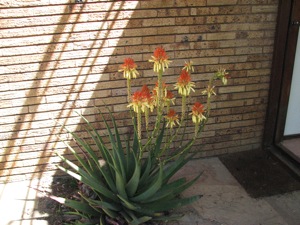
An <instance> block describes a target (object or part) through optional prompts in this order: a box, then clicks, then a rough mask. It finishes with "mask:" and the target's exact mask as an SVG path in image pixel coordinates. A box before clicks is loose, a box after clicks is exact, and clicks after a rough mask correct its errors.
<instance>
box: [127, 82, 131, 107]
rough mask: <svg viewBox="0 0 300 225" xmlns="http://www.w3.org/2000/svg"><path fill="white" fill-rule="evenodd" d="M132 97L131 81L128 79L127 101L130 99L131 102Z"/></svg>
mask: <svg viewBox="0 0 300 225" xmlns="http://www.w3.org/2000/svg"><path fill="white" fill-rule="evenodd" d="M130 97H131V83H130V79H127V101H128V103H129V102H130Z"/></svg>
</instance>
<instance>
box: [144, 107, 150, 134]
mask: <svg viewBox="0 0 300 225" xmlns="http://www.w3.org/2000/svg"><path fill="white" fill-rule="evenodd" d="M145 123H146V131H147V132H148V128H149V109H148V108H147V107H145Z"/></svg>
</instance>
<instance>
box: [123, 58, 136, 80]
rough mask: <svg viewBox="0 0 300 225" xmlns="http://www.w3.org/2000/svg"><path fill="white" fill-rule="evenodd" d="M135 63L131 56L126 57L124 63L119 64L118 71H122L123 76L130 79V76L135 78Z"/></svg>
mask: <svg viewBox="0 0 300 225" xmlns="http://www.w3.org/2000/svg"><path fill="white" fill-rule="evenodd" d="M136 68H137V65H136V64H135V62H134V60H133V59H132V58H126V59H125V60H124V63H123V64H122V65H121V68H120V70H119V72H123V75H124V78H126V79H128V80H130V79H131V78H136V77H137V75H139V73H138V71H137V70H136Z"/></svg>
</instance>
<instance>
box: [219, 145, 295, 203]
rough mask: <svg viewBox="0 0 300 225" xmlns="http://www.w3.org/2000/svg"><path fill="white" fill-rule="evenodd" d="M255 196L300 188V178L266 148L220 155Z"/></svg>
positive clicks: (240, 181) (281, 192) (246, 188)
mask: <svg viewBox="0 0 300 225" xmlns="http://www.w3.org/2000/svg"><path fill="white" fill-rule="evenodd" d="M219 159H220V160H221V162H222V163H223V164H224V165H225V166H226V167H227V169H228V170H229V171H230V173H231V174H232V175H233V176H234V177H235V178H236V180H237V181H238V182H239V183H240V184H241V185H242V186H243V187H244V189H245V190H246V191H247V192H248V194H249V195H250V196H251V197H253V198H259V197H266V196H272V195H277V194H283V193H287V192H292V191H296V190H300V178H299V177H298V176H297V175H296V174H294V173H293V171H291V170H290V169H289V168H288V167H287V166H286V165H284V164H283V163H282V162H281V161H280V160H279V159H277V158H276V157H275V156H274V155H272V154H271V153H269V152H268V151H266V150H260V149H258V150H252V151H246V152H238V153H232V154H227V155H224V156H221V157H219Z"/></svg>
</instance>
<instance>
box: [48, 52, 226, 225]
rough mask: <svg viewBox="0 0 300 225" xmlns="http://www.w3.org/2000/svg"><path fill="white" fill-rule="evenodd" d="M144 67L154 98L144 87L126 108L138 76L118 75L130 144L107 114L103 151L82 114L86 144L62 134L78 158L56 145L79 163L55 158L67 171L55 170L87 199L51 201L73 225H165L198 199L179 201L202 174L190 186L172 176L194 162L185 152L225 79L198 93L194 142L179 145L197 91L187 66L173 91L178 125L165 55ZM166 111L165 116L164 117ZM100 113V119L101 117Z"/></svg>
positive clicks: (131, 70) (127, 66) (131, 69)
mask: <svg viewBox="0 0 300 225" xmlns="http://www.w3.org/2000/svg"><path fill="white" fill-rule="evenodd" d="M149 61H150V62H153V63H154V67H153V68H154V72H155V73H157V77H158V83H157V85H156V87H155V88H154V89H153V91H152V94H151V93H150V90H149V89H148V87H147V86H146V85H144V86H143V88H142V90H141V91H136V92H135V93H134V94H133V95H132V98H131V99H132V102H131V103H130V81H131V79H132V78H136V77H137V75H138V74H139V73H138V72H137V70H136V67H137V65H136V64H135V62H134V61H133V60H132V59H125V61H124V64H123V65H122V67H121V70H120V71H122V72H123V73H124V77H125V78H126V79H127V86H128V90H129V91H128V101H129V107H131V109H132V111H131V113H132V118H133V127H134V133H133V137H132V138H128V140H126V144H124V146H123V141H122V138H121V135H120V133H119V131H118V128H117V125H116V121H115V119H114V117H113V115H112V113H111V112H109V115H110V120H111V121H112V128H111V127H110V126H109V125H108V121H107V120H105V119H104V116H102V118H103V122H104V124H105V126H106V130H107V135H108V138H109V143H110V148H109V147H108V146H107V145H106V144H105V142H104V141H103V137H102V136H101V135H100V134H99V132H98V131H97V130H96V129H95V128H94V127H93V125H92V124H91V123H90V122H89V121H88V120H87V119H86V118H85V117H84V116H83V115H81V114H78V115H79V116H80V117H81V118H82V120H83V121H85V129H86V132H87V133H88V134H89V136H90V140H92V143H90V141H89V142H87V141H86V140H85V139H83V138H81V137H80V136H78V135H77V134H76V133H74V132H72V131H71V130H69V129H68V128H67V127H66V126H63V128H64V129H65V130H66V131H67V132H68V133H69V134H70V135H71V136H72V137H73V139H74V141H75V142H76V143H77V146H78V148H77V149H80V150H81V153H82V154H80V153H79V151H77V150H76V149H74V148H73V147H72V146H71V145H70V144H69V143H68V142H66V141H64V140H62V142H64V143H65V145H66V146H67V148H68V149H69V150H70V151H71V152H72V153H73V155H74V156H75V157H76V159H77V161H78V163H74V162H73V161H71V160H69V159H67V158H66V157H64V156H63V155H61V154H59V153H57V154H58V156H59V157H60V158H61V160H62V161H63V162H64V163H65V164H67V167H62V166H58V168H59V169H61V170H63V171H64V172H66V173H67V174H69V175H70V176H72V177H73V178H75V179H77V180H78V181H80V182H81V183H83V184H84V188H85V191H80V192H79V194H80V197H81V200H80V201H78V200H71V199H65V198H58V197H54V196H52V198H53V199H54V200H56V201H58V202H60V203H62V204H65V205H66V206H69V207H70V208H73V209H74V211H73V212H71V213H72V214H75V215H77V216H79V217H80V218H81V220H79V221H76V222H75V224H124V223H123V221H125V222H126V224H129V225H138V224H142V223H145V222H147V221H150V220H169V219H172V218H173V216H174V215H168V214H167V212H168V211H170V210H173V209H176V208H178V207H182V206H184V205H186V204H190V203H192V202H194V201H196V200H198V199H199V198H200V197H201V196H200V195H196V196H191V197H187V198H181V196H180V194H181V193H182V192H183V191H184V190H186V189H187V188H189V187H190V186H191V185H193V184H194V183H195V182H196V180H197V179H198V178H199V177H200V174H199V175H198V176H196V177H195V178H194V179H192V180H187V179H186V178H184V177H183V178H177V179H175V178H174V175H175V174H176V172H177V171H179V170H180V169H182V167H183V166H184V165H185V164H186V163H187V162H189V160H191V159H192V158H193V156H194V154H192V153H191V152H190V149H191V147H192V146H193V144H194V142H195V140H196V138H197V137H198V136H199V134H200V133H201V131H202V130H203V128H204V126H205V124H206V122H207V120H208V116H209V112H210V109H211V104H210V102H211V97H212V96H213V95H215V94H216V93H215V91H214V86H213V82H214V81H215V80H217V79H220V80H222V82H223V83H224V84H225V83H227V78H228V74H227V72H226V71H225V70H218V72H216V73H215V74H214V76H213V77H212V78H211V79H210V81H209V84H208V86H207V88H206V89H205V90H204V91H203V92H202V94H203V95H206V96H207V107H206V109H205V108H204V106H203V105H202V104H200V103H199V102H196V103H195V104H194V106H193V107H192V112H191V113H190V114H191V115H192V122H193V123H194V124H195V132H194V136H193V138H192V139H191V140H189V141H187V142H185V143H184V134H185V127H186V126H185V125H186V124H184V121H185V119H186V118H187V116H188V113H187V109H188V108H187V102H188V101H187V98H188V97H189V96H190V93H191V92H194V91H195V90H194V87H195V83H194V82H192V81H191V76H190V75H191V72H193V71H194V68H193V66H192V62H188V63H186V64H185V66H184V68H183V69H182V72H181V74H180V77H179V78H178V82H177V83H176V84H175V85H174V86H175V89H177V90H178V93H179V94H180V95H181V97H182V115H181V120H180V121H179V116H178V115H177V114H176V112H175V111H174V110H173V109H171V110H170V103H174V99H175V98H174V97H173V94H172V93H170V91H169V90H167V88H166V85H165V84H164V82H163V79H162V78H163V72H164V71H165V70H166V69H167V68H168V66H169V64H170V62H171V61H169V60H168V56H167V54H166V52H165V51H164V49H163V48H161V47H160V48H157V49H156V50H155V52H154V56H153V57H152V59H151V60H149ZM154 108H156V109H157V112H156V113H157V114H156V122H155V125H154V129H153V131H152V132H149V131H148V123H149V120H148V116H149V112H153V109H154ZM165 108H167V110H168V111H169V113H168V112H167V114H166V112H165V111H166V110H165ZM99 113H100V114H101V111H100V110H99ZM134 113H136V117H135V116H134ZM142 113H144V116H145V122H146V126H145V127H146V131H147V133H148V139H147V140H146V142H142V141H141V139H142V126H141V123H142ZM101 115H102V114H101ZM165 120H166V122H165ZM176 126H177V127H176ZM175 127H176V129H175ZM182 127H183V129H184V130H183V136H182V137H181V139H178V138H177V137H178V135H179V133H180V132H179V130H180V129H181V128H182ZM167 129H168V130H167ZM174 129H175V130H174ZM166 130H167V131H168V132H166ZM174 140H179V141H180V144H179V145H178V146H177V148H175V149H174V148H172V154H170V152H171V151H170V146H171V143H173V141H174ZM142 143H143V144H142Z"/></svg>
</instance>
